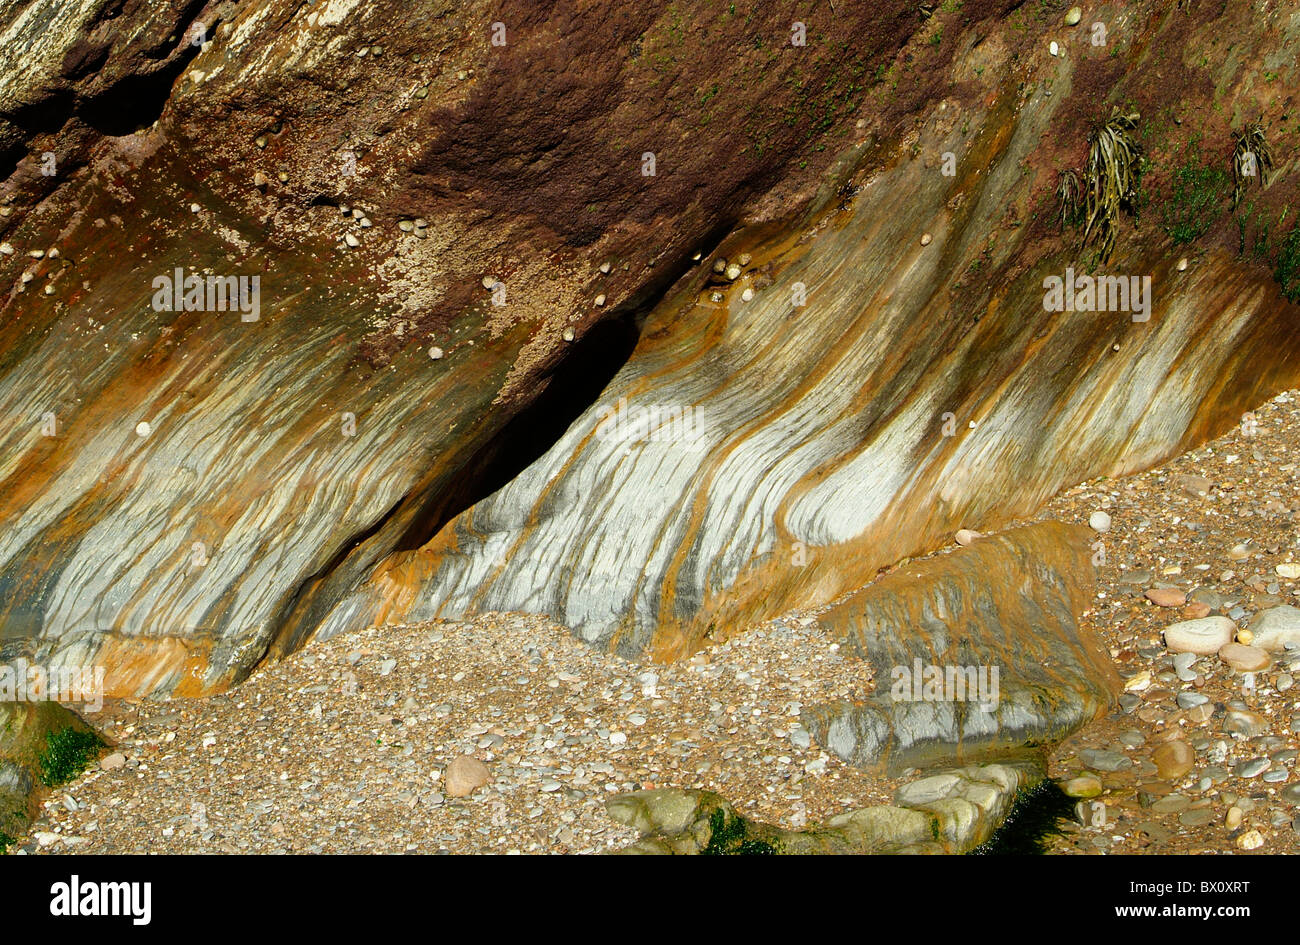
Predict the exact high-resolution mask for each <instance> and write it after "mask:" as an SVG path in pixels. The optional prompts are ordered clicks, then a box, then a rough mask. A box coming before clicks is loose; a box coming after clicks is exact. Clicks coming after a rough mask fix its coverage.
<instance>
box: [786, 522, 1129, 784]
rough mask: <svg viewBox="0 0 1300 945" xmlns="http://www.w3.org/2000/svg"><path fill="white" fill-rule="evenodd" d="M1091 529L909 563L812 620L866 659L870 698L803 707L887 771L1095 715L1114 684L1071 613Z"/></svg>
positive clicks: (1078, 606) (863, 762)
mask: <svg viewBox="0 0 1300 945" xmlns="http://www.w3.org/2000/svg"><path fill="white" fill-rule="evenodd" d="M1092 537H1093V536H1092V533H1091V532H1089V530H1088V529H1087V528H1084V527H1081V526H1077V525H1075V526H1071V525H1062V524H1060V523H1058V522H1047V523H1044V524H1041V525H1034V526H1030V527H1028V528H1018V529H1013V530H1011V531H1009V532H1006V533H1005V534H1002V535H997V536H994V537H991V538H984V539H981V540H979V541H976V542H975V544H974V545H972V546H971V547H969V548H959V549H957V550H956V551H953V552H952V553H951V554H947V555H941V556H939V557H936V558H933V559H931V560H928V561H924V562H913V563H909V564H906V565H904V566H903V567H901V568H899V569H898V570H896V571H893V572H892V573H890V574H888V575H886V576H885V577H883V578H881V579H880V580H879V581H877V582H876V583H875V584H873V585H871V586H870V587H867V588H865V589H863V590H862V591H860V592H858V593H856V594H853V595H851V596H850V597H849V598H847V599H846V600H844V601H842V602H841V603H839V604H837V605H836V606H835V607H833V608H831V609H830V610H829V611H827V612H826V613H825V614H823V615H822V616H821V618H820V620H821V622H822V623H823V624H824V625H825V626H827V627H828V628H829V629H830V630H831V632H832V633H834V634H836V635H837V636H840V637H843V638H844V640H845V642H846V645H847V646H848V648H849V651H850V652H852V653H854V654H856V655H857V656H859V657H861V658H862V659H866V660H868V661H869V662H870V663H871V667H872V674H873V677H874V679H875V682H876V691H875V693H874V694H873V696H872V698H871V699H869V700H867V701H866V702H862V703H851V702H837V703H833V704H830V705H821V706H812V707H809V708H808V709H805V710H804V725H805V726H806V727H807V728H808V730H809V731H810V732H812V733H813V735H814V736H815V737H816V738H817V741H818V742H820V743H821V744H823V745H825V746H827V747H828V748H829V749H830V750H831V751H833V752H835V753H836V754H837V755H839V756H840V757H841V758H843V759H845V760H846V761H850V762H852V763H853V764H856V765H859V766H862V767H880V768H885V769H888V770H889V771H891V772H894V773H897V772H899V771H901V770H903V769H905V768H909V767H924V766H927V765H930V764H934V763H936V762H941V763H943V762H952V761H973V760H978V759H981V758H987V757H993V756H997V755H999V754H1003V755H1005V754H1008V753H1012V752H1016V751H1020V750H1022V749H1023V748H1024V746H1026V745H1046V744H1050V743H1052V742H1055V741H1059V740H1060V739H1062V738H1064V737H1065V736H1066V735H1068V734H1069V733H1070V732H1071V731H1073V730H1074V729H1076V728H1078V727H1080V726H1081V725H1083V724H1085V723H1087V722H1090V721H1092V720H1093V719H1095V718H1096V717H1098V716H1099V715H1101V714H1103V713H1104V712H1105V711H1106V710H1107V709H1108V708H1109V707H1110V706H1111V705H1112V704H1113V700H1114V697H1115V696H1116V695H1118V693H1119V688H1120V682H1119V676H1118V675H1117V674H1116V671H1115V668H1114V665H1113V664H1112V663H1111V661H1110V657H1109V654H1108V653H1107V652H1106V651H1105V649H1104V647H1102V646H1101V644H1100V643H1099V642H1098V641H1097V640H1095V639H1094V638H1093V637H1092V635H1091V634H1090V633H1088V631H1087V630H1086V629H1085V628H1083V627H1082V626H1080V624H1079V621H1078V618H1079V616H1080V615H1081V614H1082V612H1083V610H1084V608H1085V607H1087V606H1088V604H1089V603H1090V599H1091V597H1092V592H1093V591H1094V590H1095V587H1096V580H1095V577H1094V575H1093V567H1092V563H1091V562H1090V560H1089V558H1090V556H1091V555H1092V554H1093V552H1092V550H1091V547H1090V545H1091V543H1092Z"/></svg>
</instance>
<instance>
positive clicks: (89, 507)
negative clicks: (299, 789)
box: [0, 0, 921, 694]
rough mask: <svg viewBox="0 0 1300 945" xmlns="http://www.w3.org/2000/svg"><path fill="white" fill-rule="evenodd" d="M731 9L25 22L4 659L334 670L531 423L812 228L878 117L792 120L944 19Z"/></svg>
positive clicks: (59, 6) (5, 36)
mask: <svg viewBox="0 0 1300 945" xmlns="http://www.w3.org/2000/svg"><path fill="white" fill-rule="evenodd" d="M708 7H709V5H708V4H702V3H701V4H695V5H694V7H693V8H692V9H689V10H687V9H684V8H683V7H682V6H681V5H678V4H669V3H662V4H641V5H638V7H637V9H636V10H635V11H632V10H629V9H627V7H626V5H625V4H620V3H615V2H607V3H603V4H601V3H597V4H573V3H561V4H556V5H551V6H548V8H546V9H542V8H539V7H537V6H536V5H535V4H531V3H525V2H514V3H506V4H504V5H502V4H487V3H470V4H463V3H455V4H453V3H442V4H432V5H431V4H426V3H421V4H414V3H405V2H365V0H329V2H325V3H316V4H307V5H304V4H300V3H297V2H289V0H265V2H246V3H229V2H222V3H209V4H206V5H204V4H202V3H199V2H190V3H183V4H182V3H179V2H175V3H163V4H156V3H144V2H130V0H128V2H126V3H116V2H107V0H80V2H77V3H65V2H63V0H27V2H21V3H17V4H9V5H8V6H7V7H6V9H5V11H4V12H3V14H0V49H3V54H2V55H3V56H4V69H3V74H2V76H0V156H2V157H3V163H0V175H7V180H5V183H4V185H3V189H0V240H2V241H3V244H4V245H3V249H4V254H3V255H0V282H2V283H3V285H4V286H5V289H6V291H5V292H4V294H3V296H0V309H2V311H3V320H2V327H0V412H2V413H3V416H4V418H5V423H4V425H3V427H0V437H3V454H2V455H3V459H0V523H2V524H3V528H0V590H2V591H3V594H0V658H3V659H14V658H16V657H18V656H25V657H27V658H30V659H32V660H35V661H39V662H41V663H43V664H47V665H68V666H76V665H90V664H92V663H93V664H97V665H102V666H105V667H106V668H107V670H108V680H107V682H108V688H109V693H110V694H114V693H116V694H135V693H147V692H154V691H170V692H176V693H181V694H185V693H199V692H204V691H208V690H211V689H213V688H220V687H222V686H224V685H226V684H228V683H229V682H230V681H231V680H234V679H238V678H240V677H242V676H243V675H244V674H246V673H247V672H248V671H249V670H250V668H251V667H253V666H254V665H256V663H257V662H258V660H260V659H262V658H263V657H264V656H265V654H266V653H267V652H268V651H272V652H282V651H284V650H286V649H291V648H293V647H295V646H297V645H299V644H300V643H301V641H302V640H304V639H306V638H307V637H308V636H309V635H310V634H311V632H313V630H314V629H315V625H316V622H317V620H318V616H319V612H320V611H321V609H322V608H327V607H328V606H330V605H332V604H333V603H335V602H336V601H337V599H338V597H339V596H340V595H341V594H342V593H344V592H345V591H347V590H349V589H350V588H352V587H353V586H354V585H355V584H357V583H358V582H359V581H361V580H363V579H365V578H366V577H367V576H368V575H369V573H370V571H371V569H372V566H373V564H374V563H375V562H377V561H378V560H380V559H382V558H383V557H384V556H385V555H387V554H389V553H391V552H392V551H394V550H395V549H399V548H404V547H418V546H419V545H420V544H422V543H423V541H424V540H425V539H427V537H428V536H429V535H430V534H432V533H433V532H434V531H436V530H437V528H438V527H439V526H440V525H441V524H442V522H443V521H444V520H445V519H446V518H447V517H448V516H449V515H451V514H452V513H453V512H455V511H457V510H458V509H459V508H461V507H464V505H466V504H468V503H470V502H472V501H473V500H474V499H475V498H477V497H479V496H480V495H482V494H483V492H484V490H485V489H486V488H487V485H488V481H489V480H490V479H491V477H492V476H493V475H496V474H495V473H493V472H491V470H490V467H491V463H492V462H493V460H494V457H496V456H497V454H498V453H499V451H500V450H501V448H502V447H501V445H500V443H501V441H500V431H501V430H502V429H503V428H504V427H505V426H506V424H507V423H508V422H509V420H510V418H511V417H512V416H513V415H514V414H516V413H517V412H518V410H519V409H520V408H521V407H522V406H523V405H525V404H528V403H530V402H532V401H534V400H535V399H536V398H537V397H538V396H539V395H541V394H544V393H546V392H547V391H548V390H550V391H551V392H552V393H554V389H555V388H563V390H562V391H561V393H560V395H559V396H555V397H553V400H556V401H558V408H557V410H558V413H557V416H556V418H555V419H554V420H553V421H552V425H554V424H556V423H558V424H559V428H560V429H562V428H563V424H564V422H565V421H566V419H567V417H566V416H564V413H563V411H564V410H565V409H567V408H565V406H564V405H565V402H566V400H567V398H569V397H572V396H575V394H574V393H573V392H572V391H571V390H569V386H571V385H569V384H568V381H567V379H565V378H562V377H557V373H556V372H557V367H558V366H559V365H560V364H562V363H564V364H566V365H568V366H569V367H570V369H571V371H573V372H577V373H579V374H581V375H582V377H581V379H580V382H579V383H578V385H577V388H578V391H579V394H580V395H581V397H582V398H583V399H585V400H590V399H591V398H592V397H594V396H595V394H596V392H598V390H599V388H600V386H601V384H602V383H603V380H604V379H605V378H607V377H608V376H609V375H610V374H611V373H612V372H613V371H614V370H615V369H616V367H617V365H618V364H619V363H621V361H622V360H623V358H624V357H625V356H626V353H627V351H628V350H629V348H630V343H631V340H632V339H633V338H634V329H632V328H629V327H628V325H629V321H628V320H629V319H630V318H631V317H632V316H633V315H634V314H635V313H636V312H637V311H638V310H639V308H640V307H641V306H642V305H643V304H644V302H645V300H647V299H652V298H655V297H657V296H658V295H660V294H661V293H662V292H663V290H664V288H665V287H666V286H668V285H669V284H670V283H672V282H673V281H674V280H675V279H676V278H677V277H678V276H679V275H680V273H681V272H683V271H684V270H685V269H686V268H687V267H688V266H689V263H690V257H691V255H692V254H694V253H696V252H697V251H700V250H701V249H702V250H704V251H707V250H708V249H710V248H711V246H712V245H713V244H714V243H716V241H717V239H718V238H719V236H720V235H721V234H723V233H725V232H727V231H728V230H729V229H730V228H731V227H732V226H734V225H735V224H736V223H737V222H742V221H747V222H761V221H764V220H770V219H772V218H774V217H775V216H777V215H784V214H787V213H789V212H791V210H792V209H797V208H799V207H801V206H804V205H806V204H807V202H808V200H809V199H810V198H811V197H812V196H813V195H814V194H815V193H816V189H817V187H818V186H819V181H820V172H821V171H822V170H823V169H824V168H825V166H826V165H827V164H828V163H829V162H830V160H831V159H832V157H833V154H834V150H833V149H832V150H828V149H827V148H826V147H825V145H824V144H822V143H821V142H823V140H829V139H828V136H829V135H830V134H831V133H832V132H837V131H839V130H841V129H842V128H843V127H844V126H845V125H846V123H851V121H852V119H853V115H852V110H853V107H855V106H856V104H857V98H855V97H853V96H850V95H848V94H846V93H844V92H842V91H841V92H837V93H836V94H834V95H829V94H828V95H827V96H826V100H825V101H824V102H822V101H821V100H819V103H818V104H819V110H818V111H817V112H816V114H811V113H810V114H808V115H806V116H804V117H801V118H800V119H799V120H798V121H796V122H790V123H787V122H785V121H784V120H783V117H782V115H783V113H782V109H787V110H795V109H800V108H802V107H803V104H804V103H805V101H806V100H810V99H809V96H810V95H811V94H812V90H813V89H814V88H816V89H820V88H821V87H822V86H823V85H824V84H826V83H828V82H829V81H830V77H831V76H832V75H840V74H843V75H847V74H848V73H850V72H852V73H853V74H854V75H858V76H860V75H862V74H864V73H865V72H866V71H867V70H868V69H869V68H874V67H875V65H876V64H877V62H882V61H886V60H887V59H888V58H889V57H890V56H892V55H893V54H894V53H895V51H896V50H897V49H898V47H899V46H900V45H901V44H902V43H904V42H906V41H907V39H908V38H909V36H910V35H911V33H912V32H913V31H915V30H916V29H918V28H919V27H920V25H921V24H920V23H919V22H918V21H917V20H916V19H914V18H913V16H912V15H911V14H910V13H909V12H907V7H908V5H907V4H905V3H901V2H899V3H893V4H886V5H883V6H881V7H879V8H877V9H874V10H873V11H871V12H869V13H868V12H866V11H862V12H858V13H855V14H853V15H852V16H848V17H847V18H846V19H842V20H839V21H837V22H838V23H839V24H842V25H844V26H846V27H847V28H849V29H850V31H851V32H852V33H853V35H854V36H855V37H857V38H858V41H857V42H856V43H855V44H854V46H853V47H852V48H850V47H849V46H848V44H846V43H832V42H830V39H829V36H828V35H827V33H828V29H829V27H828V25H827V24H826V23H823V24H821V25H818V23H817V21H816V20H813V19H811V18H810V22H809V29H808V35H809V37H810V40H809V42H808V43H807V44H805V45H802V46H799V47H793V46H791V45H790V44H789V42H788V37H789V36H790V29H791V26H790V22H788V21H787V19H786V17H785V15H784V14H783V13H779V12H778V11H771V10H769V11H766V12H761V11H760V12H759V13H753V14H747V15H744V16H723V17H718V16H717V15H716V11H712V10H711V9H709V10H708V15H707V16H706V8H708ZM498 27H499V28H498ZM755 40H757V42H755ZM717 44H722V45H725V46H726V47H728V48H730V49H732V51H733V55H730V56H722V57H719V56H706V55H703V54H702V51H703V50H705V49H707V48H709V47H710V46H711V45H717ZM805 53H806V55H805ZM792 56H799V58H798V59H797V60H795V59H792V58H791V57H792ZM796 65H797V67H798V69H799V70H801V75H802V77H803V78H802V81H801V82H800V83H799V85H798V86H797V87H796V86H790V85H788V84H786V83H783V82H782V78H781V77H782V75H783V74H785V73H786V72H788V67H793V66H796ZM805 86H806V88H805ZM723 90H726V91H725V97H723V98H718V100H717V101H715V102H713V104H712V105H709V104H708V102H709V100H710V99H714V98H717V96H718V95H719V94H720V93H721V92H722V91H723ZM723 102H725V103H726V104H725V109H721V110H720V106H721V105H722V104H723ZM724 118H725V119H727V120H726V121H725V122H724V120H723V119H724ZM715 119H716V120H717V123H718V126H721V127H718V126H715V127H714V128H713V129H708V126H709V124H710V123H711V122H713V121H714V120H715ZM823 119H824V120H825V123H822V122H823ZM814 121H816V122H818V123H819V124H818V125H817V127H813V122H814ZM706 129H708V130H706ZM160 280H161V281H160ZM227 280H229V281H227ZM485 283H486V285H485ZM196 286H197V288H196ZM597 300H599V302H600V303H601V304H597ZM602 322H603V323H605V324H607V325H608V328H599V327H598V326H600V325H601V324H602ZM569 338H573V339H574V342H573V344H572V345H571V344H570V343H569V342H568V340H567V339H569ZM587 388H590V390H587ZM584 391H585V392H584ZM536 435H539V436H541V437H542V440H543V442H544V443H549V437H550V436H553V434H547V433H546V432H545V430H542V431H540V432H537V433H536ZM511 442H512V444H515V443H517V440H514V439H512V441H511ZM512 448H513V447H512ZM480 476H481V477H482V478H483V480H484V481H483V482H480V481H478V480H479V477H480Z"/></svg>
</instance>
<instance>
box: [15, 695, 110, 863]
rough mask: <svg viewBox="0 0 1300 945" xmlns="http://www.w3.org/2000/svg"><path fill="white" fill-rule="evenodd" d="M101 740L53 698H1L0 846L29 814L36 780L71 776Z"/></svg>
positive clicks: (42, 781) (61, 779)
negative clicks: (44, 699)
mask: <svg viewBox="0 0 1300 945" xmlns="http://www.w3.org/2000/svg"><path fill="white" fill-rule="evenodd" d="M102 745H103V742H102V740H101V739H100V738H99V736H98V735H96V734H95V732H94V730H93V729H91V728H90V726H88V725H87V724H86V723H85V722H84V721H82V720H81V718H80V717H79V716H78V715H77V714H76V713H75V712H73V711H72V710H70V709H67V708H64V707H63V706H61V705H59V704H58V703H57V702H0V849H3V848H4V847H6V846H8V844H9V842H10V841H11V840H12V839H13V838H14V837H16V836H18V835H19V834H20V833H21V832H22V831H23V829H24V827H25V826H26V824H27V822H28V820H29V819H30V818H31V815H32V813H33V810H32V807H33V792H34V791H35V790H36V788H37V786H38V785H40V784H46V785H51V786H52V785H55V784H61V783H63V782H65V781H67V780H71V778H72V777H75V776H76V774H78V773H80V771H81V770H82V768H83V767H84V764H85V762H86V761H88V760H89V759H90V757H92V756H93V755H94V754H95V753H96V752H97V750H98V747H99V746H102ZM6 838H7V839H6Z"/></svg>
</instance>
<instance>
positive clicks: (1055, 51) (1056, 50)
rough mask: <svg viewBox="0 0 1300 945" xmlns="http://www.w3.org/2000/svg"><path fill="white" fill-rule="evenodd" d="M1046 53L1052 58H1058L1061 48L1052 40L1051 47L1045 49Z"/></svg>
mask: <svg viewBox="0 0 1300 945" xmlns="http://www.w3.org/2000/svg"><path fill="white" fill-rule="evenodd" d="M1047 51H1048V52H1049V53H1051V54H1052V55H1053V56H1059V55H1060V54H1061V47H1060V46H1058V45H1057V44H1056V40H1052V43H1051V45H1050V46H1048V47H1047Z"/></svg>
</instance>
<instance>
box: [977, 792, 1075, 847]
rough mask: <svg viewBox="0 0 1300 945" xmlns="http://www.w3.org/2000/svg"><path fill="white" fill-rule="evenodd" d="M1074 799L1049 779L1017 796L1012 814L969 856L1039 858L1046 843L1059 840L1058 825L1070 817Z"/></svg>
mask: <svg viewBox="0 0 1300 945" xmlns="http://www.w3.org/2000/svg"><path fill="white" fill-rule="evenodd" d="M1073 810H1074V799H1073V798H1071V797H1070V796H1069V795H1068V794H1066V793H1065V792H1064V791H1062V790H1061V788H1060V786H1059V785H1057V783H1056V782H1055V781H1053V780H1051V779H1050V778H1044V779H1043V780H1042V781H1040V782H1038V784H1036V785H1035V786H1034V787H1032V788H1022V789H1021V790H1020V791H1018V792H1016V799H1015V801H1013V802H1012V805H1011V813H1009V814H1008V815H1007V819H1006V820H1004V821H1003V822H1002V826H1001V827H999V828H998V829H997V830H996V831H995V832H994V834H993V836H991V837H989V839H988V840H986V841H984V843H982V844H980V845H979V846H978V847H976V848H975V849H973V850H971V851H970V853H968V854H967V855H968V856H1039V855H1042V854H1044V853H1046V852H1047V840H1048V838H1050V837H1053V836H1060V834H1061V833H1062V831H1061V821H1063V820H1065V819H1066V818H1068V817H1070V815H1071V813H1072V812H1073Z"/></svg>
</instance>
